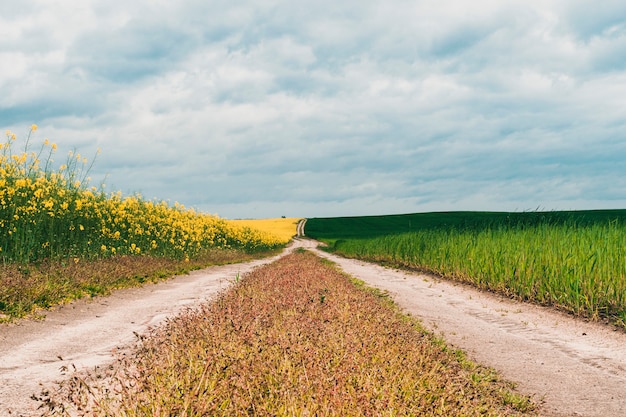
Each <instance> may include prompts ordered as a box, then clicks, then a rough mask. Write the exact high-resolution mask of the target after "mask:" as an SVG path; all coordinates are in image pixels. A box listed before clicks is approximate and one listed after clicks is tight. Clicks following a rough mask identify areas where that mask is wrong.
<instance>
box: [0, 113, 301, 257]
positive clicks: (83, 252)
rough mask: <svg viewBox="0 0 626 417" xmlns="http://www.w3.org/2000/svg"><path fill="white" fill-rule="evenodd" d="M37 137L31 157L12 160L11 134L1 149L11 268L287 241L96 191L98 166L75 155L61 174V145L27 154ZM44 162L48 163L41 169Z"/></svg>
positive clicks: (1, 234) (2, 217)
mask: <svg viewBox="0 0 626 417" xmlns="http://www.w3.org/2000/svg"><path fill="white" fill-rule="evenodd" d="M36 130H37V126H36V125H32V126H31V129H30V132H29V135H28V138H27V139H26V143H25V145H24V149H25V150H26V151H25V152H22V153H17V154H16V153H14V152H13V148H14V146H15V141H16V139H17V138H16V135H15V134H14V133H13V132H11V131H9V130H7V131H6V137H7V140H6V142H5V143H2V144H0V185H2V187H1V188H0V225H1V226H2V229H1V230H0V247H3V248H5V250H4V251H3V252H2V256H1V257H2V259H4V260H5V261H20V262H24V261H26V262H29V261H37V260H40V259H44V258H78V257H86V258H89V257H102V256H110V255H113V254H133V255H138V254H149V255H155V256H165V257H173V258H177V259H186V258H188V257H190V256H191V257H193V256H195V255H197V254H199V253H200V252H202V251H204V250H207V249H210V248H216V247H217V248H236V249H243V250H247V251H257V250H266V249H272V248H276V247H279V246H281V245H283V244H285V243H286V242H287V241H288V240H289V239H285V238H284V237H278V236H276V235H275V234H271V233H267V231H261V230H258V229H256V228H251V227H249V226H246V225H241V224H236V223H233V222H230V221H227V220H224V219H220V218H219V217H217V216H214V215H209V214H204V213H199V212H196V211H195V210H193V209H188V208H186V207H185V206H184V205H182V204H180V203H178V202H177V203H175V204H174V205H173V206H171V205H169V204H168V203H166V202H163V201H147V200H145V199H143V198H142V197H141V195H139V194H135V195H131V196H126V197H123V196H122V194H121V193H120V192H117V193H109V194H107V193H105V192H104V191H103V188H100V189H98V188H96V187H90V186H89V181H90V178H89V176H88V173H89V169H90V168H91V166H92V165H93V163H92V164H91V165H87V160H86V159H85V158H83V157H82V156H81V155H80V154H78V153H75V152H70V153H69V154H68V157H67V159H66V161H65V163H64V164H62V165H60V166H59V167H58V169H56V170H55V169H54V168H53V161H52V156H53V154H54V152H55V151H56V144H55V143H51V142H50V140H49V139H46V140H44V141H43V142H42V144H41V148H40V150H39V151H38V152H28V143H29V141H30V139H31V135H32V134H33V133H34V132H35V131H36ZM42 154H44V155H47V159H46V160H45V163H44V164H43V168H42V167H41V164H40V160H39V158H40V156H41V155H42ZM44 242H46V243H47V244H46V245H44V244H43V243H44ZM6 248H11V250H8V249H6Z"/></svg>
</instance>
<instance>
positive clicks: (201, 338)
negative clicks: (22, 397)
mask: <svg viewBox="0 0 626 417" xmlns="http://www.w3.org/2000/svg"><path fill="white" fill-rule="evenodd" d="M62 392H63V393H64V394H63V401H61V402H58V401H57V400H55V401H52V400H48V405H50V406H54V407H53V409H54V410H56V411H55V412H53V413H52V414H54V413H56V414H64V413H70V412H69V410H71V413H70V414H71V415H76V414H79V415H80V414H81V413H85V414H86V413H88V412H89V415H102V416H103V415H124V416H146V415H150V416H207V415H211V416H227V415H228V416H235V415H258V416H270V415H272V416H308V415H315V416H357V415H364V416H384V415H389V416H392V415H393V416H405V415H406V416H409V415H442V416H504V415H507V416H511V415H535V414H534V411H533V408H534V406H533V404H532V403H531V401H530V400H529V399H528V398H526V397H523V396H520V395H518V394H516V393H514V391H513V390H512V387H511V385H510V384H508V383H505V382H503V381H501V380H500V379H499V377H498V376H497V375H496V374H495V373H494V372H493V371H492V370H490V369H486V368H483V367H480V366H477V365H475V364H473V363H471V362H469V361H468V360H467V359H466V358H465V357H464V355H463V354H462V353H460V352H458V351H453V350H450V349H448V348H446V346H445V344H444V343H443V342H442V341H441V340H439V339H438V338H436V337H435V336H433V335H432V334H430V333H428V332H426V331H425V330H424V329H423V328H422V327H421V326H420V325H419V323H417V321H416V320H415V319H413V318H411V317H408V316H406V315H403V314H401V313H400V311H399V309H398V308H397V307H396V306H395V304H393V303H392V302H391V301H390V300H389V299H388V297H386V296H385V294H383V293H380V292H378V291H376V290H372V289H368V288H366V287H365V286H364V285H363V283H362V282H359V281H356V280H354V279H351V278H349V277H347V276H346V275H345V274H343V273H341V272H339V271H338V270H337V269H336V268H335V267H334V266H333V265H331V264H329V262H327V261H323V260H321V259H320V258H318V257H316V256H315V255H313V254H311V253H309V252H300V253H295V254H293V255H289V256H286V257H284V258H281V259H280V260H278V261H277V262H274V263H272V264H270V265H267V266H264V267H261V268H258V269H256V270H254V271H253V272H252V273H250V274H248V275H245V276H244V277H243V278H242V279H241V280H239V281H238V282H237V283H236V284H235V285H234V287H233V288H231V289H230V290H228V291H226V292H224V293H222V294H221V295H220V296H219V297H218V299H216V300H215V301H213V302H211V303H207V304H205V305H203V306H202V307H200V308H199V309H196V310H189V311H187V312H186V313H184V314H182V315H180V316H178V317H175V318H173V319H171V320H170V321H168V323H167V324H166V325H164V326H161V327H158V328H155V329H153V330H152V331H151V333H150V334H149V335H146V336H144V337H142V338H141V340H140V341H138V344H137V347H136V348H135V349H134V350H133V352H132V353H130V354H127V355H125V356H122V357H121V358H120V359H119V362H118V363H116V364H115V365H114V366H112V367H109V368H106V369H99V370H97V371H94V372H92V373H91V374H90V375H88V376H87V377H85V376H82V377H73V378H72V379H71V380H69V381H68V382H66V385H65V386H64V387H63V390H62ZM61 403H63V404H64V405H61ZM63 410H65V411H63Z"/></svg>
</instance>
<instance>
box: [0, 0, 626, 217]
mask: <svg viewBox="0 0 626 417" xmlns="http://www.w3.org/2000/svg"><path fill="white" fill-rule="evenodd" d="M0 60H1V62H2V63H1V65H0V129H4V130H6V129H9V130H12V131H13V132H15V133H16V134H17V135H18V137H22V138H23V137H25V136H26V135H27V134H28V130H29V127H30V126H31V124H37V125H38V127H39V129H38V130H37V131H36V132H35V135H34V138H33V140H34V141H35V142H37V141H43V140H44V138H49V139H50V140H51V141H53V142H55V143H56V144H57V145H58V151H57V154H56V156H55V159H58V161H59V162H60V161H62V160H63V159H64V156H65V154H66V153H67V152H69V151H71V150H76V151H77V152H80V153H81V154H82V155H85V156H87V157H88V158H89V159H90V160H93V158H94V157H95V155H96V151H97V149H101V153H100V154H99V155H97V157H96V158H95V161H94V166H93V168H92V170H91V172H90V176H91V178H92V184H94V185H99V184H100V183H102V182H104V183H105V184H106V189H107V190H108V191H122V192H123V193H124V194H133V193H140V194H141V195H142V196H143V197H144V198H145V199H156V200H158V201H161V200H165V201H168V202H171V203H172V204H173V203H174V202H180V203H182V204H184V205H185V206H186V207H193V208H195V209H197V210H199V211H202V212H207V213H211V214H217V215H219V216H220V217H224V218H229V219H235V218H266V217H280V216H287V217H334V216H358V215H377V214H398V213H413V212H428V211H454V210H489V211H528V210H582V209H604V208H626V163H624V161H625V160H626V2H624V1H622V0H602V1H600V2H598V1H583V0H524V1H516V0H510V1H503V0H475V1H472V2H469V1H465V0H413V1H407V0H381V1H370V0H343V1H336V0H332V1H328V0H317V1H315V2H313V1H294V0H289V1H287V0H285V1H282V0H263V1H259V0H256V1H239V0H177V1H170V0H167V1H166V0H150V1H148V0H134V1H128V0H124V1H121V0H39V1H36V0H21V1H19V2H17V1H15V2H13V1H11V2H9V1H4V2H0ZM4 130H1V131H3V132H4Z"/></svg>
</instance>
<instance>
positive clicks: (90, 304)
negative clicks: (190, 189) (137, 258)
mask: <svg viewBox="0 0 626 417" xmlns="http://www.w3.org/2000/svg"><path fill="white" fill-rule="evenodd" d="M316 245H317V243H316V242H314V241H310V240H301V239H297V240H296V241H295V242H294V245H292V246H291V247H290V249H289V250H293V249H294V248H296V247H299V246H304V247H307V248H309V249H311V250H313V251H314V252H315V253H317V254H319V255H320V256H322V257H325V258H328V259H331V260H333V261H334V262H336V263H337V264H338V265H339V266H340V267H341V268H343V269H344V270H345V271H346V272H347V273H349V274H351V275H353V276H356V277H358V278H360V279H362V280H363V281H365V282H367V283H368V284H370V285H372V286H376V287H379V288H381V289H384V290H387V291H388V292H389V293H390V295H391V296H392V297H393V298H394V300H395V301H396V302H397V303H398V304H399V305H400V306H401V307H402V308H403V309H405V310H406V311H408V312H410V313H411V314H413V315H414V316H416V317H419V318H421V320H422V321H423V323H424V325H425V326H426V327H427V328H430V329H431V330H433V331H434V332H435V333H442V334H443V335H444V337H445V339H446V341H447V342H448V343H449V344H452V345H453V346H455V347H457V348H460V349H463V350H465V351H466V352H468V355H469V356H470V358H472V359H474V360H476V361H477V362H480V363H482V364H484V365H487V366H491V367H493V368H495V369H497V370H498V371H499V372H500V373H501V374H502V375H503V376H504V377H505V378H507V379H509V380H511V381H515V382H517V383H518V386H519V389H520V391H522V392H524V393H527V394H530V395H532V396H533V397H534V398H535V400H536V401H538V402H543V411H544V414H545V415H547V416H602V417H613V416H615V417H623V416H625V415H626V334H624V333H622V332H615V331H612V330H611V329H610V328H607V327H605V326H602V325H596V324H590V323H585V322H582V321H579V320H574V319H573V318H571V317H569V316H566V315H563V314H560V313H557V312H554V311H551V310H548V309H543V308H539V307H535V306H530V305H527V304H522V303H516V302H512V301H510V300H505V299H501V298H499V297H496V296H493V295H490V294H485V293H482V292H480V291H476V290H473V289H471V288H468V287H465V286H462V285H454V284H451V283H447V282H442V281H439V280H437V279H436V278H434V277H429V276H425V275H419V274H411V273H407V272H402V271H396V270H392V269H388V268H383V267H380V266H377V265H373V264H369V263H365V262H361V261H356V260H350V259H343V258H340V257H336V256H333V255H329V254H327V253H325V252H321V251H319V250H317V249H315V247H316ZM274 259H276V258H273V259H267V260H262V261H255V262H251V263H246V264H238V265H229V266H224V267H214V268H209V269H206V270H202V271H197V272H194V273H192V274H190V275H187V276H181V277H176V278H174V279H171V280H169V281H166V282H163V283H160V284H156V285H148V286H146V287H144V288H139V289H132V290H124V291H119V292H116V293H115V294H114V295H112V296H110V297H106V298H104V297H103V298H96V299H94V300H91V301H80V302H77V303H73V304H71V305H67V306H64V307H62V308H60V309H58V310H56V311H53V312H50V313H49V314H48V315H47V317H46V319H45V320H43V321H30V320H27V321H22V322H21V323H20V324H19V325H9V326H7V325H1V326H0V416H5V415H7V416H19V415H23V416H32V415H39V414H40V413H38V412H37V410H36V406H37V405H38V403H37V402H35V401H33V400H31V399H30V398H29V397H30V396H31V395H32V394H34V393H38V392H40V391H41V385H40V384H43V385H44V386H50V385H51V384H52V382H53V381H55V380H59V379H62V378H63V375H62V373H61V371H60V370H61V369H62V367H71V366H72V364H73V365H75V366H76V367H77V368H79V369H84V368H91V367H93V366H96V365H102V364H105V363H107V362H109V361H110V360H112V358H113V353H114V351H115V350H116V348H117V347H118V346H122V345H124V344H125V343H128V342H131V341H133V340H134V338H135V336H134V332H136V333H142V332H144V331H145V330H146V329H147V328H148V327H149V326H153V325H157V324H158V323H160V322H161V321H162V320H163V319H164V318H165V317H167V316H170V315H174V314H176V312H178V311H180V310H181V309H182V308H184V307H185V306H190V305H194V304H197V303H199V302H201V301H203V300H206V299H210V298H211V297H212V296H214V295H215V294H216V293H217V292H218V291H219V290H221V289H223V288H226V287H227V286H228V285H229V284H230V283H231V282H232V280H233V279H234V278H235V276H236V275H237V273H241V274H243V273H245V272H247V271H249V270H251V269H252V268H254V267H255V266H257V265H261V264H265V263H268V262H270V261H272V260H274ZM9 413H11V414H9Z"/></svg>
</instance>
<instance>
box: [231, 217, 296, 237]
mask: <svg viewBox="0 0 626 417" xmlns="http://www.w3.org/2000/svg"><path fill="white" fill-rule="evenodd" d="M300 220H301V219H300V218H297V217H289V218H276V219H245V220H230V221H231V222H232V223H234V224H236V225H238V226H243V227H249V228H251V229H255V230H260V231H262V232H265V233H269V234H271V235H274V236H276V237H277V238H278V239H279V241H280V242H281V243H287V242H289V241H290V240H291V238H292V237H294V236H295V235H296V230H297V227H298V222H299V221H300Z"/></svg>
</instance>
